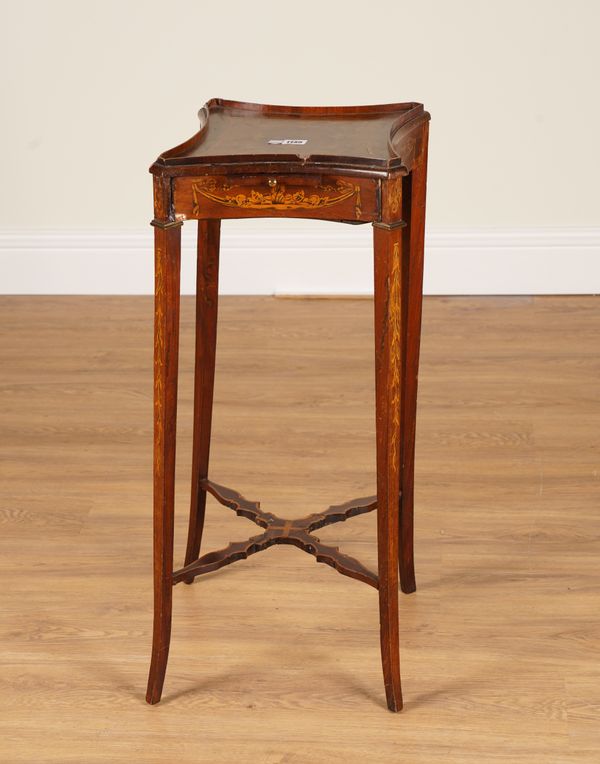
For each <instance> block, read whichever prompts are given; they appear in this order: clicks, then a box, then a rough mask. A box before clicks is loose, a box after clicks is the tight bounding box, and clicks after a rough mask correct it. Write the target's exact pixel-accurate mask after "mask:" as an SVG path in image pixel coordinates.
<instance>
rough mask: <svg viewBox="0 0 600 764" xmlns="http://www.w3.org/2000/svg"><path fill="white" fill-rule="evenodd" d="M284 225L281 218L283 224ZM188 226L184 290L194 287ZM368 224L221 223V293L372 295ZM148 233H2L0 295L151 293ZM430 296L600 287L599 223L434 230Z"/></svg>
mask: <svg viewBox="0 0 600 764" xmlns="http://www.w3.org/2000/svg"><path fill="white" fill-rule="evenodd" d="M286 224H287V225H286ZM194 232H195V226H193V225H190V224H186V225H184V235H183V261H182V291H183V293H184V294H191V293H193V292H194V278H195V264H194V240H193V236H194ZM371 237H372V232H371V226H369V225H365V226H345V225H340V224H336V225H333V224H328V223H315V222H314V221H293V222H292V221H281V220H276V221H275V220H268V221H258V223H256V222H255V221H253V222H252V224H249V223H248V222H247V221H227V223H226V224H224V225H223V233H222V247H221V249H222V256H221V279H220V289H221V293H222V294H281V295H284V294H317V295H318V294H328V295H335V294H357V295H363V294H369V293H371V284H372V256H371V240H372V239H371ZM152 289H153V259H152V231H151V230H146V231H142V232H131V231H123V232H114V233H108V232H106V231H73V230H61V231H36V232H27V231H12V232H9V231H4V232H0V293H3V294H150V293H151V292H152ZM424 290H425V293H426V294H445V295H452V294H474V295H476V294H589V293H600V228H554V229H550V228H548V229H546V228H537V229H536V228H533V229H512V230H507V229H480V230H476V229H466V230H437V231H436V230H432V231H431V232H429V233H428V236H427V242H426V267H425V286H424Z"/></svg>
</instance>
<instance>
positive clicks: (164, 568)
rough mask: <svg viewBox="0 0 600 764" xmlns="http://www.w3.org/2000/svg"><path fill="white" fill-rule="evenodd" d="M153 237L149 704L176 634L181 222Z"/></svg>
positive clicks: (160, 682) (159, 689)
mask: <svg viewBox="0 0 600 764" xmlns="http://www.w3.org/2000/svg"><path fill="white" fill-rule="evenodd" d="M154 237H155V238H154V246H155V298H154V630H153V637H152V660H151V662H150V675H149V677H148V691H147V693H146V700H147V701H148V703H158V701H159V700H160V696H161V693H162V687H163V682H164V678H165V671H166V668H167V658H168V656H169V641H170V638H171V605H172V592H173V514H174V498H175V434H176V422H177V360H178V355H179V273H180V244H181V228H180V225H179V224H175V225H173V226H169V227H166V228H162V227H157V228H155V229H154Z"/></svg>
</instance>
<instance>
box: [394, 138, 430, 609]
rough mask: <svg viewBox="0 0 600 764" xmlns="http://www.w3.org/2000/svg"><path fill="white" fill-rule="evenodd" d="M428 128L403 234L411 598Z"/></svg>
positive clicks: (405, 545) (405, 525) (405, 530)
mask: <svg viewBox="0 0 600 764" xmlns="http://www.w3.org/2000/svg"><path fill="white" fill-rule="evenodd" d="M428 128H429V124H428V123H426V124H425V126H424V137H423V145H422V150H421V153H420V155H419V157H418V158H417V160H416V162H415V166H414V167H413V170H412V172H411V174H410V175H408V176H407V177H405V178H404V185H403V192H402V199H403V204H402V217H403V219H404V220H405V221H406V222H407V224H408V225H407V226H406V228H405V229H404V233H403V284H402V316H403V331H404V335H403V350H404V352H403V363H402V371H403V373H402V388H403V396H402V458H401V468H400V470H401V471H400V488H401V497H400V556H399V564H400V586H401V588H402V591H403V592H405V593H407V594H410V593H411V592H414V591H415V589H416V583H415V558H414V551H413V536H414V532H413V514H414V512H413V507H414V473H415V431H416V418H417V379H418V372H419V346H420V341H421V307H422V302H423V251H424V238H425V186H426V178H427V136H428Z"/></svg>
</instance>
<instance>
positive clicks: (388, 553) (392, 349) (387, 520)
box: [374, 228, 402, 711]
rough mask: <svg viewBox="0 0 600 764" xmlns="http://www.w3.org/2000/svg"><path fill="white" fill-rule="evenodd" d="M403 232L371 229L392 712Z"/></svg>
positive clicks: (383, 616) (382, 582)
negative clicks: (372, 233) (372, 239)
mask: <svg viewBox="0 0 600 764" xmlns="http://www.w3.org/2000/svg"><path fill="white" fill-rule="evenodd" d="M401 231H402V229H398V228H396V229H393V230H385V229H383V228H375V229H374V245H375V246H374V249H375V396H376V430H377V550H378V572H379V619H380V636H381V660H382V666H383V678H384V683H385V694H386V698H387V704H388V708H389V709H390V711H399V710H400V709H401V708H402V689H401V685H400V653H399V637H398V529H399V528H398V514H399V494H400V452H401V442H400V416H401V395H402V389H401V378H402V299H401V298H402V257H401V254H402V253H401V250H402V233H401Z"/></svg>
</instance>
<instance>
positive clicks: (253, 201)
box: [174, 173, 380, 222]
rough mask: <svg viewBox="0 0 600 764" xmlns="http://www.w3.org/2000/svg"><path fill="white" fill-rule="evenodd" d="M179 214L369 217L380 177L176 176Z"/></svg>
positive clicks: (374, 208) (376, 210)
mask: <svg viewBox="0 0 600 764" xmlns="http://www.w3.org/2000/svg"><path fill="white" fill-rule="evenodd" d="M174 206H175V214H176V215H177V216H178V217H180V218H182V219H184V218H241V217H310V218H325V219H328V220H348V221H357V222H363V221H369V220H374V219H376V218H377V216H378V214H379V206H380V205H379V181H377V180H374V179H372V178H352V177H343V176H338V177H336V176H322V175H301V176H296V175H281V174H279V175H278V174H275V173H274V174H272V175H251V176H234V175H232V176H222V175H219V176H217V175H207V176H203V177H191V178H188V177H184V178H177V179H176V180H175V192H174Z"/></svg>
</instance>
